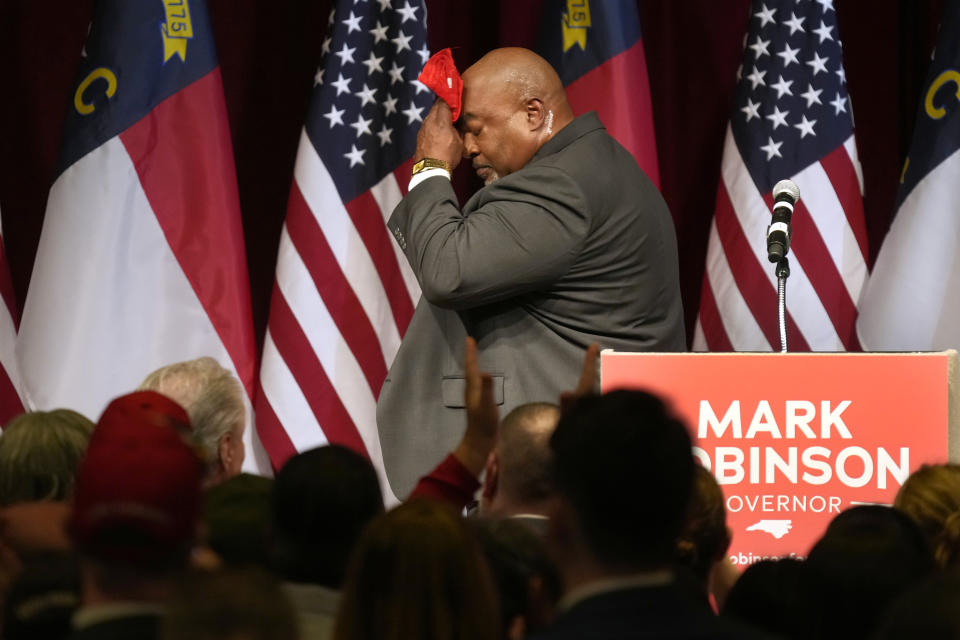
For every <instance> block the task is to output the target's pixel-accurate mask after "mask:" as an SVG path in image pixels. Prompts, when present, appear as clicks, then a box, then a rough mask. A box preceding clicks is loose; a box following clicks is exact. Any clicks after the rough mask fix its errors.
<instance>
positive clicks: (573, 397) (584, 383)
mask: <svg viewBox="0 0 960 640" xmlns="http://www.w3.org/2000/svg"><path fill="white" fill-rule="evenodd" d="M599 355H600V345H598V344H597V343H596V342H594V343H593V344H591V345H590V346H589V347H587V352H586V354H584V356H583V370H582V371H581V372H580V380H579V381H578V382H577V388H576V389H574V390H573V391H564V392H563V393H561V394H560V412H561V413H566V412H567V411H569V410H570V407H572V406H573V405H574V403H575V402H576V401H577V399H578V398H582V397H583V396H587V395H590V394H592V393H596V392H597V364H598V363H597V357H598V356H599Z"/></svg>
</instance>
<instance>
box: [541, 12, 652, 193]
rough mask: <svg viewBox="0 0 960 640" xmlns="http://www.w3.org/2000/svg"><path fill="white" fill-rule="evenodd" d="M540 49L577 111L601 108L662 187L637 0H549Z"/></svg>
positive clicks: (605, 120) (613, 130)
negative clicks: (558, 75)
mask: <svg viewBox="0 0 960 640" xmlns="http://www.w3.org/2000/svg"><path fill="white" fill-rule="evenodd" d="M539 53H540V55H542V56H543V57H545V58H546V59H547V60H549V61H550V64H552V65H553V67H554V69H556V70H557V73H559V74H560V78H561V80H563V84H564V86H566V87H567V98H568V99H569V101H570V106H572V107H573V112H574V113H575V114H577V115H580V114H583V113H586V112H587V111H596V112H597V114H598V115H599V116H600V120H601V121H603V124H604V125H605V126H606V127H607V131H608V132H609V133H610V135H612V136H613V137H614V138H616V139H617V141H618V142H619V143H620V144H622V145H623V146H624V147H626V148H627V150H628V151H629V152H630V153H632V154H633V157H634V158H636V160H637V164H639V165H640V168H641V169H643V171H644V173H646V174H647V176H648V177H649V178H650V179H651V180H653V183H654V184H655V185H657V186H658V187H659V186H660V171H659V169H658V168H657V144H656V140H655V138H654V133H653V108H652V107H651V105H650V83H649V81H648V78H647V60H646V57H645V56H644V53H643V40H642V39H641V37H640V15H639V13H638V12H637V3H636V2H633V1H632V0H631V1H629V2H624V1H622V0H603V1H598V0H593V2H591V1H590V0H547V1H546V2H545V3H544V9H543V17H542V19H541V23H540V46H539Z"/></svg>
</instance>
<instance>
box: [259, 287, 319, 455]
mask: <svg viewBox="0 0 960 640" xmlns="http://www.w3.org/2000/svg"><path fill="white" fill-rule="evenodd" d="M275 295H277V294H275ZM278 304H284V305H285V304H286V303H278ZM260 376H261V378H262V379H263V380H270V381H271V384H264V385H262V386H261V389H260V390H261V396H260V402H258V404H257V424H258V426H259V427H260V431H261V432H262V433H263V434H264V435H263V436H262V438H261V439H262V441H263V445H264V446H265V447H266V448H267V450H268V451H269V452H270V454H271V456H277V457H279V458H280V459H282V460H285V459H287V458H289V457H290V456H292V455H294V454H295V453H296V452H297V451H300V450H303V451H305V450H307V449H310V448H312V447H317V446H320V445H322V444H324V443H325V442H326V438H325V437H324V435H323V430H322V429H320V425H319V423H318V422H317V420H316V416H314V414H313V409H312V408H311V407H310V403H309V402H307V398H306V396H305V395H304V394H303V392H302V391H301V390H300V386H299V385H298V384H297V380H296V378H294V377H293V374H292V373H290V369H289V367H287V363H286V360H285V359H284V357H283V354H281V353H280V350H279V348H278V347H277V345H276V343H275V342H274V341H273V330H272V329H270V328H268V329H267V334H266V337H265V338H264V343H263V364H262V365H261V366H260ZM285 424H288V425H290V428H284V426H283V425H285Z"/></svg>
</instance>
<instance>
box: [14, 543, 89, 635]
mask: <svg viewBox="0 0 960 640" xmlns="http://www.w3.org/2000/svg"><path fill="white" fill-rule="evenodd" d="M79 605H80V579H79V573H78V569H77V562H76V558H75V557H74V555H73V554H72V553H68V552H63V551H52V552H39V553H35V554H31V555H29V556H25V557H24V559H23V571H22V573H21V575H20V576H19V578H18V579H17V580H16V581H15V582H14V584H13V586H12V588H11V590H10V592H9V594H8V596H7V599H6V602H5V606H4V616H3V635H2V637H3V638H4V640H35V639H37V638H42V639H43V640H59V639H60V638H66V637H68V636H69V635H70V632H71V628H70V618H71V616H72V615H73V613H74V611H75V610H76V609H77V607H78V606H79Z"/></svg>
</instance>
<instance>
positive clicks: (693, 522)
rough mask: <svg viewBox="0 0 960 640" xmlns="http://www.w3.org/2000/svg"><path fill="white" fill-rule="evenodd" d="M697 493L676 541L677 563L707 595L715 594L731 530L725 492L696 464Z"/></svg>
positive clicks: (694, 491) (692, 498) (694, 481)
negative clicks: (717, 573)
mask: <svg viewBox="0 0 960 640" xmlns="http://www.w3.org/2000/svg"><path fill="white" fill-rule="evenodd" d="M693 472H694V473H693V492H692V494H691V498H690V507H689V510H688V512H687V520H686V523H685V524H684V526H683V531H682V532H681V534H680V537H679V538H677V542H676V553H677V564H678V565H679V567H682V568H685V569H688V570H689V572H690V574H691V575H692V577H693V580H694V581H695V582H696V586H697V588H698V589H699V591H700V593H702V594H703V595H704V596H705V597H706V596H708V595H709V594H711V593H713V584H714V581H713V577H714V574H715V573H716V572H717V570H718V568H719V567H720V566H721V563H723V562H724V561H725V560H726V558H727V549H729V548H730V531H729V529H727V510H726V507H725V506H724V503H723V491H722V490H721V489H720V485H719V484H717V480H716V479H715V478H714V477H713V474H712V473H710V472H709V471H707V470H706V469H704V468H703V467H701V466H700V465H694V467H693Z"/></svg>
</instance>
